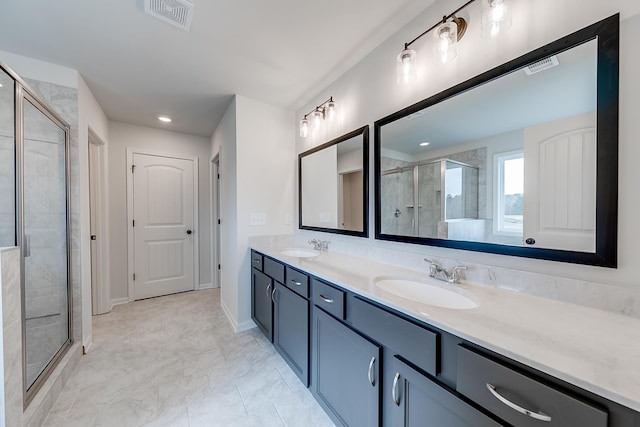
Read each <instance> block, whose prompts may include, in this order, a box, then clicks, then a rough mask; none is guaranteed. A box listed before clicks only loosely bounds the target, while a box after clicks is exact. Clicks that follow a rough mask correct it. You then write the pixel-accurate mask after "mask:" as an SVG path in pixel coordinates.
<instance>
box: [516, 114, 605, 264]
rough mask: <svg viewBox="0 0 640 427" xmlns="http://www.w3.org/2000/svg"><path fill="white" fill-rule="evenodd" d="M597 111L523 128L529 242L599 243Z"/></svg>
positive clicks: (585, 246)
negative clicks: (596, 231)
mask: <svg viewBox="0 0 640 427" xmlns="http://www.w3.org/2000/svg"><path fill="white" fill-rule="evenodd" d="M595 123H596V118H595V112H593V111H592V112H589V113H584V114H579V115H577V116H572V117H566V118H563V119H560V120H555V121H553V122H548V123H542V124H540V125H537V126H532V127H529V128H526V129H525V130H524V153H525V156H524V158H525V194H526V197H525V198H524V214H525V218H526V220H525V221H524V238H525V242H526V243H527V244H529V245H535V246H540V247H544V248H552V249H567V250H573V251H583V252H593V251H595V246H596V235H595V228H596V215H595V206H596V137H595Z"/></svg>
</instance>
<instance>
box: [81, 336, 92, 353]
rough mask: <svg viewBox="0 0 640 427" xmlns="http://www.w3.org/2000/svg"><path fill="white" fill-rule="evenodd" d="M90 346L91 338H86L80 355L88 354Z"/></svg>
mask: <svg viewBox="0 0 640 427" xmlns="http://www.w3.org/2000/svg"><path fill="white" fill-rule="evenodd" d="M91 344H93V336H90V337H89V338H87V339H86V340H85V342H84V343H83V344H82V354H87V353H89V350H90V349H91Z"/></svg>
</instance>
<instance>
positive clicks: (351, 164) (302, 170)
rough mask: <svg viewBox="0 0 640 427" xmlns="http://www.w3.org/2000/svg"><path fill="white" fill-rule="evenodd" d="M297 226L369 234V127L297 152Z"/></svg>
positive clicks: (359, 234)
mask: <svg viewBox="0 0 640 427" xmlns="http://www.w3.org/2000/svg"><path fill="white" fill-rule="evenodd" d="M298 189H299V195H298V196H299V197H298V200H299V206H298V207H299V220H300V221H299V223H300V228H301V229H306V230H316V231H325V232H329V233H338V234H348V235H351V236H362V237H366V236H368V235H369V225H368V218H369V209H368V205H369V127H368V126H365V127H362V128H360V129H357V130H355V131H353V132H350V133H348V134H346V135H343V136H341V137H339V138H336V139H334V140H332V141H329V142H327V143H326V144H322V145H320V146H318V147H315V148H313V149H311V150H309V151H305V152H304V153H302V154H300V155H299V156H298Z"/></svg>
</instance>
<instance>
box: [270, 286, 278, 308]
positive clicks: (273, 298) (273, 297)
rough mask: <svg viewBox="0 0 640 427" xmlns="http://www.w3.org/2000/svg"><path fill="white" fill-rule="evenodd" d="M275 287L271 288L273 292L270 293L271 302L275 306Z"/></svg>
mask: <svg viewBox="0 0 640 427" xmlns="http://www.w3.org/2000/svg"><path fill="white" fill-rule="evenodd" d="M276 291H277V289H276V287H275V286H274V287H273V292H271V301H273V303H274V304H276Z"/></svg>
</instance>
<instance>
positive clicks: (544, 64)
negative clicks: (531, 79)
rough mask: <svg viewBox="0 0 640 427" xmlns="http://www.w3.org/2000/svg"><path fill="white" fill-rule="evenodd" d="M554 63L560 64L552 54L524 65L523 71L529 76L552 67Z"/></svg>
mask: <svg viewBox="0 0 640 427" xmlns="http://www.w3.org/2000/svg"><path fill="white" fill-rule="evenodd" d="M556 65H560V63H559V62H558V57H557V56H555V55H553V56H550V57H548V58H544V59H543V60H541V61H538V62H534V63H533V64H531V65H529V66H528V67H524V72H525V73H526V74H527V76H530V75H532V74H535V73H539V72H540V71H544V70H547V69H549V68H553V67H555V66H556Z"/></svg>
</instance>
